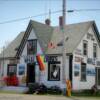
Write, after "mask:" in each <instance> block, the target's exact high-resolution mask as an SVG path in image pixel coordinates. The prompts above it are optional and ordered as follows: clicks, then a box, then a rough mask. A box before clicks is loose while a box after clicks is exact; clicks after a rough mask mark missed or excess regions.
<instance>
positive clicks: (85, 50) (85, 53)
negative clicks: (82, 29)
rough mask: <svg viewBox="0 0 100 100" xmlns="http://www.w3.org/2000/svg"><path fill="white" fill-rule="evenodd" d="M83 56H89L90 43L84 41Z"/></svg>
mask: <svg viewBox="0 0 100 100" xmlns="http://www.w3.org/2000/svg"><path fill="white" fill-rule="evenodd" d="M83 55H85V56H87V55H88V42H87V41H83Z"/></svg>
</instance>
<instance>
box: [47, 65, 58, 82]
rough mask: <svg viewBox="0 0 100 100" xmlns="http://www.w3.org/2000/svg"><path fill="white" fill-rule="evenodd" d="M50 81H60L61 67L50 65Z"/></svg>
mask: <svg viewBox="0 0 100 100" xmlns="http://www.w3.org/2000/svg"><path fill="white" fill-rule="evenodd" d="M48 80H49V81H60V66H59V64H49V66H48Z"/></svg>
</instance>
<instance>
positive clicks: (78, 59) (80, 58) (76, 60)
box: [75, 56, 83, 62]
mask: <svg viewBox="0 0 100 100" xmlns="http://www.w3.org/2000/svg"><path fill="white" fill-rule="evenodd" d="M75 62H83V58H82V57H77V56H75Z"/></svg>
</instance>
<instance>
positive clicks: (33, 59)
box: [24, 55, 36, 63]
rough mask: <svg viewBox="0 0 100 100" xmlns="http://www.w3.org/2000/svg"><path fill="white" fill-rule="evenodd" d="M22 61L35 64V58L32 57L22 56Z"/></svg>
mask: <svg viewBox="0 0 100 100" xmlns="http://www.w3.org/2000/svg"><path fill="white" fill-rule="evenodd" d="M24 61H25V62H26V63H34V62H36V56H34V55H27V56H24Z"/></svg>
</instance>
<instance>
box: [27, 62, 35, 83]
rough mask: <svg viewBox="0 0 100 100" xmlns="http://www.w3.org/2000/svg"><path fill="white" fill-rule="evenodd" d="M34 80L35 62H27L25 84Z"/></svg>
mask: <svg viewBox="0 0 100 100" xmlns="http://www.w3.org/2000/svg"><path fill="white" fill-rule="evenodd" d="M34 82H35V64H34V63H32V64H27V85H28V84H29V83H34Z"/></svg>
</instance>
